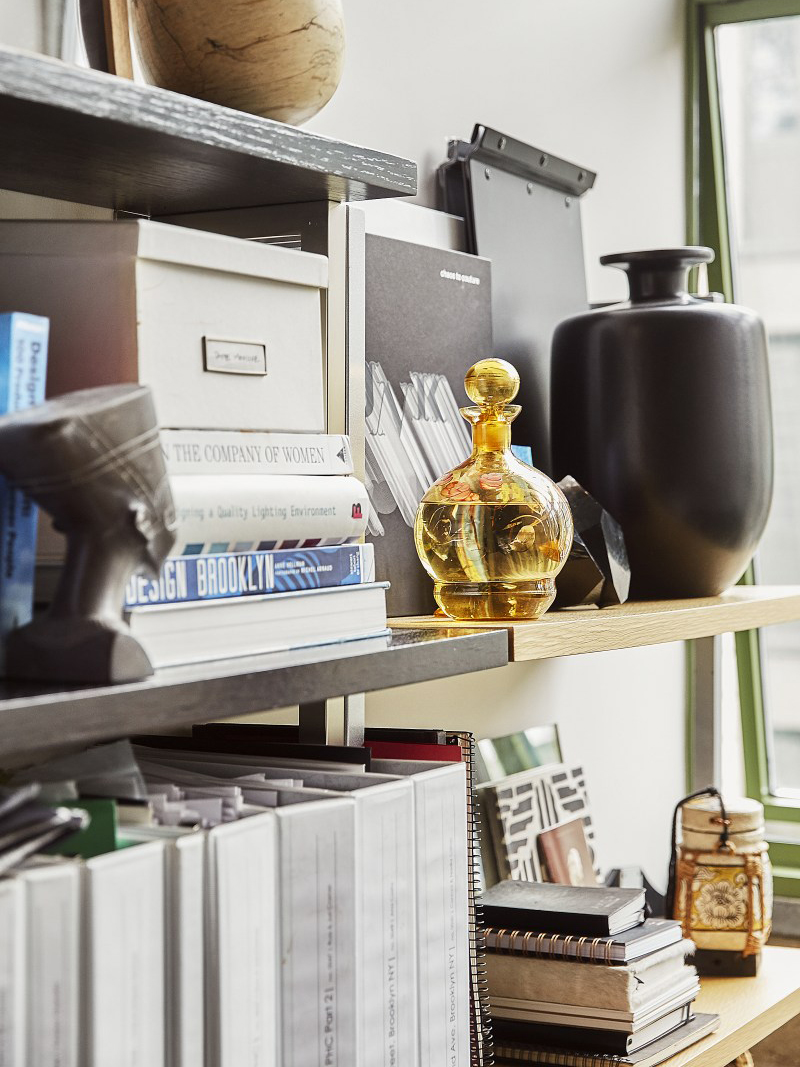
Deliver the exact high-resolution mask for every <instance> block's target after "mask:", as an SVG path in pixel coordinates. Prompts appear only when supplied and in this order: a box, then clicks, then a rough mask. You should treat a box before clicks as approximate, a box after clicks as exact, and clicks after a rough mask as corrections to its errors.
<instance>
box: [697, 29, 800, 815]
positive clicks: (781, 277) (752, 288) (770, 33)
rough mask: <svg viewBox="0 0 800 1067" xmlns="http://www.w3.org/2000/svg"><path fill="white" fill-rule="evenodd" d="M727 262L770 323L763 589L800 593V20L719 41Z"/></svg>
mask: <svg viewBox="0 0 800 1067" xmlns="http://www.w3.org/2000/svg"><path fill="white" fill-rule="evenodd" d="M715 41H716V49H717V69H718V77H719V91H720V109H721V113H722V122H723V141H724V150H725V173H726V180H727V184H728V208H729V213H730V234H731V260H732V267H733V276H734V288H735V295H736V300H737V302H738V303H741V304H746V305H750V306H751V307H754V308H755V309H756V310H757V311H758V312H759V314H760V315H761V316H762V318H763V319H764V321H765V324H766V327H767V333H768V336H769V346H770V374H771V380H772V402H773V415H774V419H775V497H774V500H773V505H772V511H771V514H770V518H769V522H768V525H767V529H766V532H765V534H764V538H763V540H762V542H761V546H760V548H759V553H758V559H757V561H756V563H757V573H758V580H759V582H763V583H765V584H775V585H787V584H800V17H798V16H793V17H790V18H777V19H765V20H763V21H756V22H744V23H736V24H732V25H725V26H720V27H718V28H717V29H716V31H715ZM761 641H762V649H763V667H764V698H765V707H766V714H767V735H768V742H769V749H770V753H769V763H770V787H771V792H773V793H776V794H787V793H791V794H794V795H800V624H791V625H786V626H769V627H765V628H764V629H763V630H762V631H761Z"/></svg>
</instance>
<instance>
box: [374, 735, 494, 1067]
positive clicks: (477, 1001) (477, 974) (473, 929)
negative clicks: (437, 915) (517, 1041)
mask: <svg viewBox="0 0 800 1067" xmlns="http://www.w3.org/2000/svg"><path fill="white" fill-rule="evenodd" d="M413 733H414V732H413V731H405V730H403V729H397V730H391V731H385V733H384V736H383V737H382V739H381V741H382V745H381V754H382V756H383V757H384V758H386V759H388V760H402V759H408V758H409V753H408V751H407V750H408V748H409V744H408V742H409V741H410V740H412V736H413ZM426 741H428V743H427V744H426V745H425V746H424V748H425V749H426V751H425V752H424V753H423V752H422V751H421V750H418V751H417V753H415V757H414V758H415V759H417V760H420V761H422V762H427V761H447V759H448V757H447V756H446V755H444V752H443V749H446V748H447V747H449V746H458V748H459V750H460V757H461V758H460V762H462V763H463V764H464V767H465V770H466V777H467V861H468V862H467V866H468V885H467V892H468V904H469V990H470V997H469V1000H470V1004H469V1009H470V1010H469V1030H470V1067H491V1065H492V1064H493V1063H494V1053H493V1045H492V1016H491V1010H490V1007H489V989H488V981H487V977H486V960H485V954H486V944H485V937H484V930H483V909H482V907H481V903H480V893H481V863H480V857H481V841H480V824H479V820H478V800H477V791H476V786H477V744H476V741H475V737H474V735H473V734H471V733H467V732H465V731H447V732H445V735H444V744H443V745H442V744H435V743H434V739H433V738H426ZM437 748H438V752H437Z"/></svg>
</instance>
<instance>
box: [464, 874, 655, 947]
mask: <svg viewBox="0 0 800 1067" xmlns="http://www.w3.org/2000/svg"><path fill="white" fill-rule="evenodd" d="M482 903H483V915H484V921H485V922H486V925H487V926H496V927H500V928H502V929H505V930H535V931H537V932H538V931H542V932H546V933H554V934H575V935H576V936H582V935H586V936H590V935H591V936H594V937H608V936H610V935H611V934H612V933H614V932H616V931H615V929H614V927H615V926H616V925H617V924H618V923H619V922H620V921H622V922H623V926H622V927H621V929H628V928H630V927H632V926H636V925H638V923H639V922H641V920H642V919H643V918H644V916H643V915H642V914H641V912H642V910H643V909H644V890H643V889H617V888H611V887H608V886H574V885H553V884H549V883H544V882H515V881H505V882H498V884H497V885H495V886H492V887H491V889H487V890H486V892H485V893H484V894H483V901H482ZM621 915H630V917H631V918H630V922H625V920H624V919H622V920H621V919H620V916H621Z"/></svg>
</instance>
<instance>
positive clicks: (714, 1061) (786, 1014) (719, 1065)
mask: <svg viewBox="0 0 800 1067" xmlns="http://www.w3.org/2000/svg"><path fill="white" fill-rule="evenodd" d="M701 986H702V988H701V990H700V996H699V997H698V998H697V1002H696V1008H697V1011H702V1012H712V1013H714V1014H716V1015H719V1016H720V1027H719V1030H717V1032H716V1033H715V1034H711V1035H709V1037H706V1038H704V1039H703V1040H702V1041H699V1042H698V1043H697V1044H696V1045H692V1046H691V1048H687V1049H684V1050H683V1052H679V1053H678V1054H677V1056H672V1057H671V1058H670V1059H668V1060H666V1061H665V1063H664V1064H663V1065H662V1067H728V1064H729V1063H731V1061H732V1060H735V1059H736V1057H737V1056H739V1055H741V1053H742V1052H746V1051H747V1050H748V1049H751V1048H752V1047H753V1046H754V1045H757V1044H758V1042H759V1041H763V1040H764V1038H765V1037H768V1036H769V1035H770V1034H771V1033H773V1031H775V1030H777V1029H778V1028H779V1027H781V1026H783V1024H784V1023H787V1022H788V1021H789V1020H790V1019H792V1018H793V1017H794V1016H795V1015H797V1014H798V1013H800V949H796V948H767V949H765V950H764V958H763V960H762V962H761V973H760V974H759V975H758V977H756V978H706V979H703V980H702V982H701Z"/></svg>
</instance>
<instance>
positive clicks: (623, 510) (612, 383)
mask: <svg viewBox="0 0 800 1067" xmlns="http://www.w3.org/2000/svg"><path fill="white" fill-rule="evenodd" d="M713 256H714V254H713V252H712V251H711V249H708V248H676V249H660V250H657V251H652V252H630V253H621V254H618V255H610V256H603V257H602V258H601V260H600V262H601V263H603V264H604V265H605V264H608V265H613V266H617V267H620V268H621V269H622V270H624V271H626V272H627V274H628V280H629V285H630V300H628V301H626V302H625V303H623V304H615V305H612V306H609V307H604V308H600V309H598V310H595V311H590V312H587V313H584V314H581V315H576V316H574V317H573V318H570V319H567V320H565V321H564V322H562V323H561V324H560V325H559V326H558V328H557V329H556V331H555V335H554V338H553V366H552V375H553V377H552V392H551V398H552V399H551V403H552V412H551V414H552V435H553V440H552V447H553V475H554V477H555V478H556V479H560V478H563V477H564V476H565V475H568V474H569V475H572V476H573V477H574V478H576V479H577V480H578V481H579V482H580V483H581V485H583V486H584V487H585V488H586V489H587V490H588V491H589V492H590V493H591V494H592V495H593V496H594V497H595V498H596V499H597V500H598V501H599V502H600V503H601V504H602V505H603V507H604V508H606V509H607V510H608V511H609V512H610V513H611V515H613V516H614V518H615V519H616V520H617V521H618V522H619V523H620V525H621V526H622V530H623V533H624V535H625V543H626V545H627V549H628V556H629V560H630V568H631V596H632V597H633V598H638V599H652V598H669V597H702V596H716V595H717V594H719V593H721V592H722V590H724V589H727V588H728V587H729V586H730V585H732V584H733V583H734V582H735V581H736V580H737V579H738V578H739V577H740V576H741V574H742V572H743V571H744V570H745V568H746V567H747V564H748V562H749V561H750V558H751V557H752V555H753V552H754V551H755V548H756V545H757V544H758V541H759V538H760V537H761V534H762V532H763V530H764V525H765V523H766V521H767V515H768V513H769V506H770V500H771V497H772V477H773V475H772V415H771V407H770V392H769V373H768V367H767V347H766V337H765V333H764V327H763V324H762V322H761V320H760V319H759V318H758V316H757V315H755V314H754V313H753V312H752V311H749V310H748V309H746V308H742V307H737V306H736V305H733V304H723V303H718V302H714V301H713V300H706V299H702V298H699V297H694V296H690V295H689V294H688V292H687V289H686V278H687V271H688V268H689V267H691V266H694V265H695V264H698V263H707V262H710V261H711V260H712V259H713Z"/></svg>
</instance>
